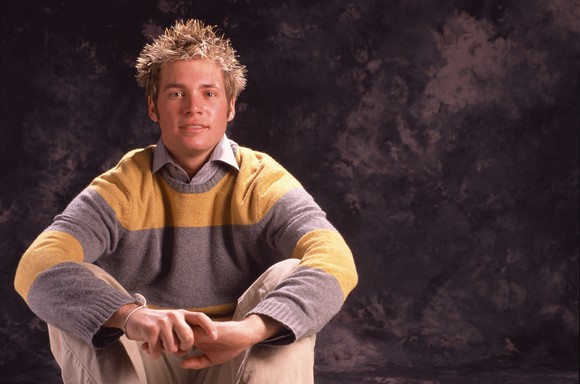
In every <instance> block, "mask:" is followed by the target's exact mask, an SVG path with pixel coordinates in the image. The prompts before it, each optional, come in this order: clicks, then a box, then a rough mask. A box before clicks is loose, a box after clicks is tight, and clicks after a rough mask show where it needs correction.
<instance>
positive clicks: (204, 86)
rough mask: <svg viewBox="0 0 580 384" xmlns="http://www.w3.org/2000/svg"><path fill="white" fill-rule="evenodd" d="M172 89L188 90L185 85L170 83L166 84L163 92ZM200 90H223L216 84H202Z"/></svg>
mask: <svg viewBox="0 0 580 384" xmlns="http://www.w3.org/2000/svg"><path fill="white" fill-rule="evenodd" d="M170 88H181V89H184V88H187V86H186V85H185V84H184V83H169V84H166V85H165V86H164V87H163V90H166V89H170ZM200 88H215V89H221V88H220V86H219V85H218V84H215V83H207V84H202V85H201V87H200Z"/></svg>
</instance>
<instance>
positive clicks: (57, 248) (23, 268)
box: [14, 231, 83, 302]
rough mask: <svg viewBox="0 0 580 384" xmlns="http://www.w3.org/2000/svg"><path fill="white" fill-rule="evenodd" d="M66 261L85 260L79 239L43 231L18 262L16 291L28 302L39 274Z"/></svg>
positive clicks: (15, 281)
mask: <svg viewBox="0 0 580 384" xmlns="http://www.w3.org/2000/svg"><path fill="white" fill-rule="evenodd" d="M64 261H71V262H82V261H83V248H82V246H81V244H80V243H79V242H78V240H77V239H75V238H74V237H72V236H71V235H69V234H68V233H65V232H59V231H45V232H43V233H41V234H40V236H38V238H37V239H36V240H35V241H34V242H33V243H32V244H31V245H30V247H28V250H27V251H26V252H25V253H24V255H23V256H22V259H21V260H20V263H19V264H18V268H17V270H16V277H15V279H14V287H15V288H16V291H17V292H18V293H19V294H20V296H22V298H23V299H24V300H25V301H26V302H28V291H29V290H30V287H31V286H32V284H33V283H34V281H35V280H36V278H37V277H38V275H39V274H41V273H42V272H44V271H46V270H48V269H50V268H52V267H54V266H55V265H57V264H59V263H62V262H64Z"/></svg>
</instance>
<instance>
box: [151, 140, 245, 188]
mask: <svg viewBox="0 0 580 384" xmlns="http://www.w3.org/2000/svg"><path fill="white" fill-rule="evenodd" d="M235 147H237V144H236V143H235V142H233V141H231V140H230V139H228V138H227V136H226V135H225V134H224V136H223V137H222V138H221V140H220V141H219V142H218V143H217V145H216V146H215V148H214V150H213V151H212V153H211V156H210V157H209V160H208V161H207V163H205V164H204V165H203V167H201V169H200V170H199V171H198V172H197V173H196V174H195V176H193V177H192V178H190V177H189V175H188V174H187V172H185V170H184V169H183V168H181V167H180V166H179V165H177V164H176V163H175V161H173V159H172V158H171V155H170V154H169V151H167V147H166V146H165V144H163V141H162V140H161V139H159V142H158V143H157V147H156V148H155V151H154V152H153V165H152V168H151V171H152V172H153V173H155V172H158V171H159V170H160V169H161V168H163V167H165V168H166V169H167V171H168V172H169V174H170V175H171V176H172V177H173V178H174V179H176V180H178V181H180V182H182V183H185V184H192V185H193V184H203V183H206V182H208V181H209V180H211V178H212V177H214V176H215V174H216V173H217V172H218V171H219V169H220V164H223V163H225V164H227V165H229V166H231V167H232V168H234V169H236V170H238V171H239V170H240V167H239V166H238V162H237V161H236V155H235V153H234V148H235Z"/></svg>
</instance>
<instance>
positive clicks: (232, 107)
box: [228, 97, 236, 122]
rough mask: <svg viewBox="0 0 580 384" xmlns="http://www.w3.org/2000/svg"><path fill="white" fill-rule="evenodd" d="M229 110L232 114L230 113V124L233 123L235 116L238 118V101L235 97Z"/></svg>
mask: <svg viewBox="0 0 580 384" xmlns="http://www.w3.org/2000/svg"><path fill="white" fill-rule="evenodd" d="M229 110H230V112H229V113H228V122H230V121H232V120H233V119H234V116H236V99H234V98H233V97H232V99H231V100H230V108H229Z"/></svg>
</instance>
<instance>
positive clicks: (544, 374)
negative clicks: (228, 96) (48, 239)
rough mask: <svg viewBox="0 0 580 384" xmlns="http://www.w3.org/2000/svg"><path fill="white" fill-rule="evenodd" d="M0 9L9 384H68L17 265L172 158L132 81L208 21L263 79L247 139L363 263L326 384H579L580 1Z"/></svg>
mask: <svg viewBox="0 0 580 384" xmlns="http://www.w3.org/2000/svg"><path fill="white" fill-rule="evenodd" d="M0 4H1V5H0V7H1V9H0V22H1V24H0V25H1V26H0V28H1V35H0V39H1V40H0V44H1V48H2V49H1V52H2V54H1V55H0V85H1V93H0V111H1V113H0V116H1V117H2V118H1V120H0V129H1V131H0V134H1V140H0V183H1V187H2V188H1V190H0V255H1V257H2V263H1V264H0V277H1V285H0V290H1V292H2V293H1V296H0V303H1V307H2V312H1V314H0V372H1V373H2V374H1V375H0V377H2V379H0V381H2V382H10V383H26V382H30V383H35V382H43V383H53V382H54V383H57V382H59V379H58V374H57V370H56V368H55V366H54V363H53V362H52V358H51V356H50V352H49V349H48V345H47V340H46V333H45V328H46V327H45V324H43V323H42V322H41V321H39V320H38V319H37V318H36V317H35V316H34V315H33V314H32V313H31V312H30V311H29V310H28V308H27V307H26V306H25V304H24V302H23V301H22V300H21V299H20V298H19V297H18V296H16V294H15V293H14V290H13V288H12V279H13V275H14V270H15V268H16V264H17V262H18V260H19V257H20V255H21V254H22V252H23V251H24V250H25V249H26V247H27V246H28V245H29V244H30V242H31V241H32V240H33V239H34V237H35V236H36V235H37V234H38V233H39V232H40V231H41V230H42V229H43V228H45V227H46V226H47V225H48V224H49V223H50V221H51V219H52V217H53V216H54V215H56V214H57V213H59V212H60V211H61V210H62V209H63V208H64V207H65V205H66V204H67V203H68V202H69V201H70V200H71V199H72V198H73V197H74V196H75V194H77V193H78V192H79V191H80V190H81V189H82V188H83V187H84V186H85V185H86V184H87V183H88V182H90V180H91V179H92V178H93V177H94V176H96V175H97V174H98V173H100V172H101V171H103V170H105V169H107V168H109V167H111V166H112V165H114V164H115V163H116V162H117V161H118V160H119V158H120V156H121V155H122V154H123V153H125V152H126V151H128V150H129V149H132V148H135V147H142V146H145V145H148V144H151V143H154V142H155V141H156V139H157V129H156V127H155V126H154V125H153V124H152V123H151V122H150V121H148V118H147V116H146V110H145V100H144V96H143V90H142V89H139V88H138V87H137V86H136V84H135V81H134V79H133V75H134V70H133V65H134V60H135V57H136V55H137V54H138V53H139V50H140V48H141V47H142V45H143V44H144V43H145V42H146V41H147V37H148V36H151V35H153V36H154V35H157V34H158V33H159V32H160V31H161V30H162V28H164V27H166V26H168V25H170V24H172V22H173V20H175V19H176V18H190V17H197V18H202V19H204V20H205V21H207V22H209V23H212V24H217V25H219V26H220V28H221V30H222V31H223V32H225V33H226V35H228V36H229V37H230V38H231V39H232V42H233V45H234V47H236V48H237V50H238V52H239V54H240V58H241V61H242V63H243V64H245V65H246V66H247V67H248V70H249V86H248V88H247V90H246V91H245V92H244V93H242V95H241V98H240V99H239V102H238V109H237V111H238V113H237V116H236V119H235V121H234V123H233V124H232V126H231V129H230V136H231V137H232V138H233V139H234V140H236V141H238V142H239V143H240V144H242V145H245V146H249V147H252V148H254V149H258V150H263V151H266V152H268V153H270V154H271V155H273V156H274V157H275V158H277V159H278V160H279V161H280V162H281V163H282V164H283V165H285V166H286V168H288V169H289V170H290V171H291V172H293V173H294V174H295V175H296V176H297V177H298V178H299V179H300V180H301V181H302V182H303V184H304V185H305V187H306V188H307V189H308V190H309V191H310V192H311V193H312V194H313V195H314V196H315V198H316V199H317V201H318V202H319V203H320V205H322V206H323V208H324V209H325V210H326V211H327V212H328V216H329V218H330V220H331V221H332V222H333V223H334V224H335V225H336V226H337V227H338V228H339V229H340V230H341V232H342V233H343V234H344V236H345V237H346V238H347V241H348V242H349V244H350V245H351V247H352V249H353V251H354V254H355V257H356V260H357V263H358V267H359V271H360V277H361V282H360V285H359V286H358V288H357V289H356V290H355V292H354V293H353V294H352V296H351V297H350V298H349V300H348V301H347V303H346V305H345V308H344V311H343V312H342V313H341V314H340V315H338V316H337V317H336V318H335V319H334V320H333V321H332V323H331V324H330V325H329V326H328V327H327V328H326V330H325V331H324V332H323V333H322V334H321V335H320V336H319V342H318V355H317V356H318V364H317V382H318V383H338V382H344V383H359V382H377V383H386V382H388V383H472V382H473V383H476V382H477V383H480V382H502V383H510V382H511V383H520V382H521V383H530V382H538V383H577V382H578V374H577V367H578V274H579V269H578V235H579V225H578V197H579V196H578V160H579V159H578V156H579V140H578V132H579V116H580V113H579V112H580V110H579V97H580V86H579V82H578V79H579V70H580V40H579V38H580V5H579V3H578V1H577V0H545V1H533V0H532V1H529V0H526V1H524V0H506V1H490V0H487V1H484V0H482V1H468V0H450V1H435V0H408V1H405V0H398V1H387V0H385V1H371V0H356V1H349V0H335V1H299V0H295V1H288V0H285V1H268V0H256V1H254V0H246V1H242V0H237V1H236V0H230V1H225V0H214V1H195V2H189V1H180V0H159V1H122V0H115V1H112V0H106V1H73V0H61V1H52V2H49V1H44V2H43V1H20V2H15V1H7V0H2V1H1V2H0ZM388 380H391V381H388Z"/></svg>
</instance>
